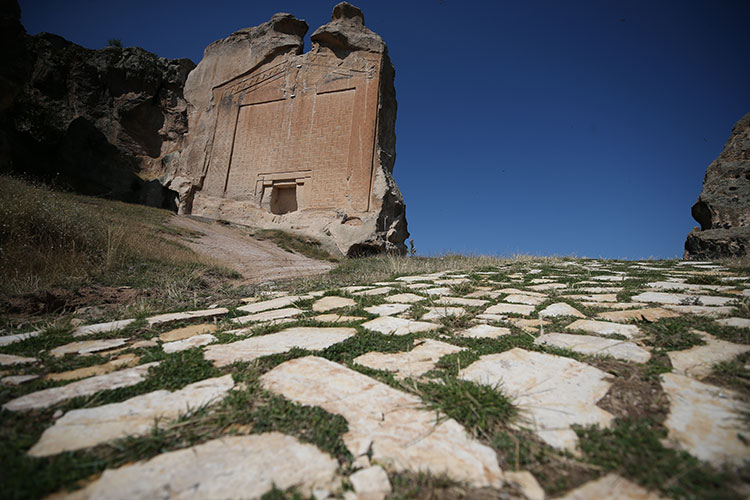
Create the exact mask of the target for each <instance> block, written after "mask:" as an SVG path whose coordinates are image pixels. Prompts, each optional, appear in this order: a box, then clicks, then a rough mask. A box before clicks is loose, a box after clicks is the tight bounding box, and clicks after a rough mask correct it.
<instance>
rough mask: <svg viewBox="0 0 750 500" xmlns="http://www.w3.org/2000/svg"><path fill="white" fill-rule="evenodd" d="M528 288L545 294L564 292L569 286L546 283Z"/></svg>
mask: <svg viewBox="0 0 750 500" xmlns="http://www.w3.org/2000/svg"><path fill="white" fill-rule="evenodd" d="M527 288H529V289H530V290H534V291H537V292H543V291H545V290H562V289H563V288H568V285H566V284H564V283H544V284H542V285H532V286H529V287H527Z"/></svg>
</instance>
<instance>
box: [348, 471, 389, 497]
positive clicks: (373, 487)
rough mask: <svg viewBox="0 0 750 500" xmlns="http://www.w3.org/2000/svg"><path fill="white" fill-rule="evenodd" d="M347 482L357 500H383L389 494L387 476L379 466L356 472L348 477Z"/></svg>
mask: <svg viewBox="0 0 750 500" xmlns="http://www.w3.org/2000/svg"><path fill="white" fill-rule="evenodd" d="M349 482H350V483H352V488H354V492H355V493H356V496H357V500H384V499H385V497H386V495H388V494H389V493H390V492H391V482H390V481H389V480H388V474H386V473H385V470H383V468H382V467H381V466H379V465H373V466H372V467H367V468H365V469H361V470H358V471H357V472H355V473H354V474H352V475H351V476H349Z"/></svg>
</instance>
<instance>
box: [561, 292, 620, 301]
mask: <svg viewBox="0 0 750 500" xmlns="http://www.w3.org/2000/svg"><path fill="white" fill-rule="evenodd" d="M566 297H567V298H569V299H573V300H579V301H582V302H617V294H616V293H591V294H588V295H575V294H574V295H566Z"/></svg>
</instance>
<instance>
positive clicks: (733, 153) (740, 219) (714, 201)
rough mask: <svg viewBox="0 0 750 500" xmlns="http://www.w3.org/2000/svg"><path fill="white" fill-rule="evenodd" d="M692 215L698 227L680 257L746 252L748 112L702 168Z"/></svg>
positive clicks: (749, 234)
mask: <svg viewBox="0 0 750 500" xmlns="http://www.w3.org/2000/svg"><path fill="white" fill-rule="evenodd" d="M692 214H693V218H694V219H695V220H696V221H698V223H699V224H700V225H701V226H700V229H699V228H695V229H693V230H692V231H691V232H690V234H688V237H687V240H686V241H685V257H684V258H686V259H693V260H699V259H714V258H719V257H741V256H744V255H748V253H750V113H748V114H746V115H745V116H743V117H742V118H740V120H739V121H738V122H737V123H736V124H735V125H734V128H733V129H732V134H731V135H730V137H729V140H728V141H727V143H726V144H725V145H724V150H723V151H722V152H721V154H719V157H718V158H716V160H714V161H713V162H712V163H711V164H710V165H709V166H708V168H707V169H706V176H705V177H704V178H703V189H702V191H701V194H700V195H699V196H698V201H696V202H695V205H693V208H692Z"/></svg>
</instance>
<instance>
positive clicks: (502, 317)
mask: <svg viewBox="0 0 750 500" xmlns="http://www.w3.org/2000/svg"><path fill="white" fill-rule="evenodd" d="M476 319H478V320H482V321H506V320H507V321H510V319H509V318H508V317H507V316H505V315H503V314H477V316H476Z"/></svg>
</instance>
